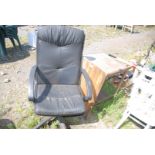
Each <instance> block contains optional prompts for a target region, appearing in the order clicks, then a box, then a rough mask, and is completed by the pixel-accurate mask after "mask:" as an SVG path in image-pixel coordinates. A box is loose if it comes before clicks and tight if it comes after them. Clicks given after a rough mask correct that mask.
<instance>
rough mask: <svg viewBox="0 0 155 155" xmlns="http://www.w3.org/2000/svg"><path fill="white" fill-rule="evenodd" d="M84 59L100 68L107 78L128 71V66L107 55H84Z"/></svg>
mask: <svg viewBox="0 0 155 155" xmlns="http://www.w3.org/2000/svg"><path fill="white" fill-rule="evenodd" d="M84 59H85V60H87V61H89V62H90V63H93V64H94V65H96V66H97V67H98V68H100V69H101V70H102V71H103V72H104V73H105V74H106V75H107V76H110V75H113V74H116V73H119V72H121V71H125V70H127V69H128V67H129V64H127V63H125V62H124V61H123V60H122V61H121V59H116V58H113V57H111V56H109V55H107V54H104V53H99V54H87V55H84Z"/></svg>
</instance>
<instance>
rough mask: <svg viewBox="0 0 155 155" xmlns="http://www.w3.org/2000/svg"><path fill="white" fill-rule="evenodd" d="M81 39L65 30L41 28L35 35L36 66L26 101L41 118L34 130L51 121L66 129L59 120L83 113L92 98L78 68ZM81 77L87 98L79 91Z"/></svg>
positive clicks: (79, 33) (80, 35)
mask: <svg viewBox="0 0 155 155" xmlns="http://www.w3.org/2000/svg"><path fill="white" fill-rule="evenodd" d="M84 40H85V35H84V32H83V31H82V30H79V29H75V28H71V27H67V26H42V27H40V28H39V29H38V34H37V65H36V66H33V67H32V69H31V72H30V77H29V100H30V101H33V102H34V106H35V113H36V114H38V115H41V116H48V117H45V119H44V120H42V121H41V123H40V124H39V125H37V126H36V128H40V127H41V126H42V125H44V124H45V123H48V122H49V121H51V120H52V119H53V116H54V118H55V119H58V120H59V122H60V127H63V128H66V125H65V123H64V120H63V117H67V116H80V115H83V114H84V113H85V110H86V109H85V103H84V102H85V101H88V100H90V99H91V97H92V86H91V81H90V79H89V76H88V74H87V73H86V71H85V70H84V69H82V68H81V60H82V53H83V46H84ZM81 73H82V75H83V76H84V78H85V80H86V86H87V95H86V96H83V94H82V91H81V88H80V77H81Z"/></svg>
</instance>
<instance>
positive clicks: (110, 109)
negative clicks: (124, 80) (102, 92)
mask: <svg viewBox="0 0 155 155" xmlns="http://www.w3.org/2000/svg"><path fill="white" fill-rule="evenodd" d="M103 89H106V91H107V92H108V93H110V94H111V93H113V92H114V89H115V88H114V87H113V86H112V85H111V84H110V83H106V84H105V85H104V87H103ZM126 103H127V97H126V95H125V92H124V91H123V90H120V91H119V92H118V93H117V94H116V95H115V96H114V97H113V98H112V99H109V100H106V101H103V102H100V103H98V104H97V105H96V106H94V108H93V109H92V111H93V113H95V114H96V116H97V117H98V119H101V120H102V121H103V122H104V123H105V125H106V126H107V127H110V128H113V127H114V126H115V125H116V124H117V123H118V121H119V120H120V119H121V117H122V115H123V112H124V110H125V108H126V105H127V104H126ZM126 126H127V128H134V127H135V126H134V125H133V123H131V124H130V123H129V124H125V125H124V128H126Z"/></svg>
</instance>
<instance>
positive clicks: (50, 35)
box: [38, 25, 85, 46]
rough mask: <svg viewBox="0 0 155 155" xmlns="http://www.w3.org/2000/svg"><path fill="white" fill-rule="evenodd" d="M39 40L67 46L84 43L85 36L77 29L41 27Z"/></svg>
mask: <svg viewBox="0 0 155 155" xmlns="http://www.w3.org/2000/svg"><path fill="white" fill-rule="evenodd" d="M38 39H40V40H42V41H45V42H49V43H51V44H55V45H57V46H66V45H70V44H79V43H83V41H84V39H85V35H84V32H83V31H82V30H79V29H76V28H72V27H67V26H56V25H52V26H41V27H39V29H38Z"/></svg>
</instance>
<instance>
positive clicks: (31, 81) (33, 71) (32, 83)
mask: <svg viewBox="0 0 155 155" xmlns="http://www.w3.org/2000/svg"><path fill="white" fill-rule="evenodd" d="M36 71H37V67H36V65H35V66H33V67H32V68H31V71H30V75H29V87H28V99H29V101H34V88H35V82H36V81H35V74H36Z"/></svg>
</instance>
